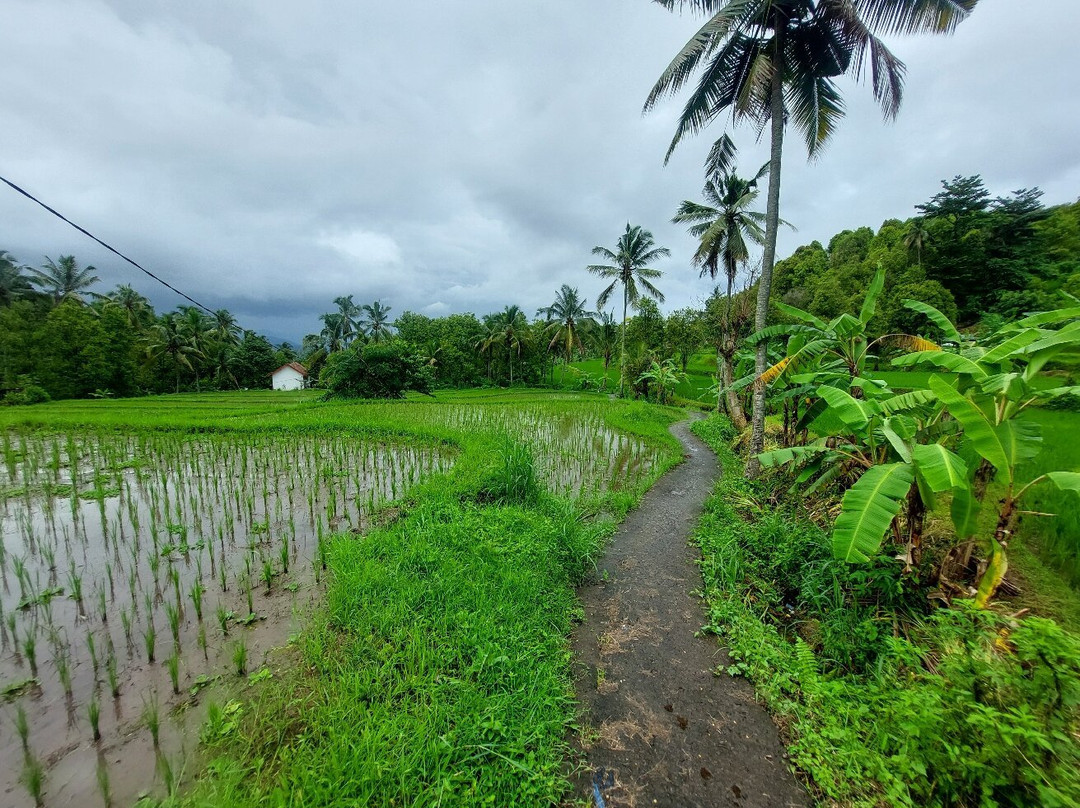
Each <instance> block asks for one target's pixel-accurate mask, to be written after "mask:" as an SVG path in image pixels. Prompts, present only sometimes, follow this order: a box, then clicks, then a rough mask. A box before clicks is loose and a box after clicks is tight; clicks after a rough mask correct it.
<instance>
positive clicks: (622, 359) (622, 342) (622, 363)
mask: <svg viewBox="0 0 1080 808" xmlns="http://www.w3.org/2000/svg"><path fill="white" fill-rule="evenodd" d="M625 373H626V284H625V283H623V288H622V334H621V335H620V337H619V398H622V397H623V375H624V374H625Z"/></svg>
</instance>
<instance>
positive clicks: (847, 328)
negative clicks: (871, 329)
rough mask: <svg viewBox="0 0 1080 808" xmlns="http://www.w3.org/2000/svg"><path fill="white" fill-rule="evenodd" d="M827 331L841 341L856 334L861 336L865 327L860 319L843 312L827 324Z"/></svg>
mask: <svg viewBox="0 0 1080 808" xmlns="http://www.w3.org/2000/svg"><path fill="white" fill-rule="evenodd" d="M829 330H830V331H832V332H834V333H835V334H836V335H837V336H838V337H840V338H841V339H845V338H847V337H852V336H855V335H856V334H862V333H863V332H865V331H866V327H865V326H864V325H863V323H862V321H861V320H860V319H858V318H857V317H852V316H851V315H850V314H848V313H847V312H845V313H843V314H841V315H840V316H839V317H837V318H836V319H835V320H833V321H832V322H831V323H829Z"/></svg>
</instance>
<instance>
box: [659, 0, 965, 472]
mask: <svg viewBox="0 0 1080 808" xmlns="http://www.w3.org/2000/svg"><path fill="white" fill-rule="evenodd" d="M656 2H658V3H660V4H661V5H663V6H664V7H665V8H667V9H669V10H672V9H675V8H682V7H683V6H685V5H689V6H690V7H691V8H692V9H694V10H697V11H700V12H703V13H705V14H708V15H709V19H708V20H707V21H706V23H705V24H704V25H703V26H702V27H701V28H700V29H699V30H698V32H697V33H696V34H695V35H694V36H693V37H692V38H691V39H690V41H689V42H687V43H686V45H685V46H684V47H683V48H682V50H681V51H679V53H678V54H677V55H676V57H675V58H674V59H673V60H672V62H671V64H670V65H668V67H667V69H666V70H664V72H663V73H662V74H661V76H660V78H659V79H658V80H657V82H656V84H655V85H654V86H653V89H652V91H651V92H650V93H649V97H648V98H647V99H646V101H645V111H648V110H650V109H652V108H653V107H654V106H655V105H656V103H657V102H658V101H659V100H660V99H661V98H663V97H665V96H666V95H668V94H671V93H675V92H678V91H679V90H680V89H681V88H682V87H683V86H684V85H685V84H686V83H687V81H689V80H690V78H691V77H692V76H694V75H695V74H696V73H698V72H699V70H700V74H701V78H700V79H699V80H698V84H697V86H696V87H695V88H694V90H693V92H692V93H691V94H690V97H689V99H688V100H687V102H686V105H685V106H684V107H683V111H682V114H681V115H680V117H679V122H678V124H677V125H676V129H675V136H674V137H673V138H672V141H671V145H670V146H669V147H668V152H667V158H670V157H671V154H672V152H673V151H674V150H675V147H676V146H677V145H678V144H679V141H680V140H682V138H683V137H684V136H685V135H687V134H693V133H696V132H699V131H701V130H702V129H704V128H705V127H706V126H707V125H708V124H709V123H711V122H712V121H713V120H715V119H716V118H718V117H720V116H721V115H723V114H725V113H731V115H732V120H733V122H736V123H738V122H740V121H745V122H748V123H750V124H751V125H753V126H755V127H757V129H758V131H759V132H763V131H764V130H765V127H766V126H768V127H769V134H770V139H771V142H770V156H769V192H768V202H767V206H766V214H765V245H764V256H763V258H762V266H761V277H760V279H759V284H758V300H757V309H756V312H755V331H761V330H762V329H763V328H764V327H765V325H766V314H767V311H768V305H769V290H770V286H771V284H772V271H773V264H774V262H775V258H776V232H777V229H778V227H779V224H780V162H781V160H780V158H781V154H782V152H783V144H784V124H785V122H788V121H789V122H790V123H791V124H793V125H794V127H795V128H796V129H797V130H798V131H799V132H800V133H801V134H802V135H803V138H804V139H805V142H806V147H807V150H808V152H809V154H810V155H811V156H812V157H813V156H815V155H817V154H818V153H819V151H820V150H821V148H822V147H823V146H824V145H825V143H826V141H828V139H829V136H830V135H831V134H832V133H833V131H834V130H835V129H836V126H837V124H838V123H839V120H840V118H841V117H843V114H844V103H843V99H842V98H841V95H840V89H839V87H838V86H837V84H836V79H837V78H838V77H840V76H842V75H844V74H846V73H851V74H853V76H854V77H855V78H856V79H859V78H860V77H861V76H862V75H863V74H864V73H865V72H867V71H869V73H870V75H871V79H872V81H871V83H872V86H873V92H874V98H875V99H876V100H877V101H878V103H879V104H880V105H881V108H882V110H883V112H884V114H885V117H886V118H893V117H895V115H896V114H897V112H898V111H899V109H900V102H901V99H902V97H903V88H904V70H905V68H904V64H903V62H901V61H900V60H899V59H897V58H896V57H895V56H894V55H893V54H892V52H891V51H890V50H889V49H888V48H887V47H886V46H885V43H884V42H882V41H881V39H879V38H878V37H879V35H886V34H914V33H920V32H932V33H949V32H951V31H952V30H953V29H954V28H955V27H956V25H957V24H958V23H959V22H960V21H961V20H963V19H964V18H965V17H967V15H968V14H969V13H970V12H971V11H972V9H974V8H975V5H976V4H977V3H978V0H656ZM665 161H666V160H665ZM766 352H767V346H766V344H765V342H764V341H762V342H761V343H759V344H758V346H757V357H756V365H755V367H756V371H757V375H758V376H760V375H761V374H762V373H764V372H765V368H766V361H767V353H766ZM764 439H765V386H764V385H763V384H760V383H757V384H755V387H754V412H753V432H752V437H751V443H750V452H751V454H752V455H757V454H758V453H760V452H761V450H762V447H763V444H764ZM758 468H759V467H758V464H757V461H756V459H752V460H751V462H750V464H748V466H747V472H748V474H751V475H754V474H756V473H757V471H758Z"/></svg>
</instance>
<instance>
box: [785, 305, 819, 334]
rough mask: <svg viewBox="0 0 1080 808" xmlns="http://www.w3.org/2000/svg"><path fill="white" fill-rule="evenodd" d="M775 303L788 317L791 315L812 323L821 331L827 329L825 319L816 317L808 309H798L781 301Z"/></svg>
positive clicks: (796, 318)
mask: <svg viewBox="0 0 1080 808" xmlns="http://www.w3.org/2000/svg"><path fill="white" fill-rule="evenodd" d="M773 305H774V306H776V308H777V309H779V310H780V311H782V312H783V313H784V314H786V315H787V316H788V317H791V318H793V319H795V320H801V321H802V322H804V323H809V324H810V325H812V326H814V328H817V329H819V330H821V331H825V330H826V327H825V321H824V320H822V319H821V318H819V317H815V316H814V315H813V314H811V313H810V312H808V311H803V310H802V309H797V308H795V307H794V306H789V305H788V304H787V303H781V302H779V301H777V302H775V303H773Z"/></svg>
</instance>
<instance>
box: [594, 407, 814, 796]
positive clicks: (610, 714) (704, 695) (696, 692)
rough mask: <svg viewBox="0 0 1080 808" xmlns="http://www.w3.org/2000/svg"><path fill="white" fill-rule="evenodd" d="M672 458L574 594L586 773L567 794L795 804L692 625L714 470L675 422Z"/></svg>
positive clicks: (755, 726)
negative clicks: (696, 536) (678, 445)
mask: <svg viewBox="0 0 1080 808" xmlns="http://www.w3.org/2000/svg"><path fill="white" fill-rule="evenodd" d="M672 432H673V434H674V435H675V436H676V437H677V438H678V439H679V440H680V441H681V442H682V444H683V447H684V452H685V455H684V457H685V462H683V463H682V464H681V465H679V466H677V467H676V468H675V469H674V470H672V471H671V472H669V473H668V474H666V475H665V476H664V477H662V478H661V479H660V480H659V481H658V482H657V483H656V485H654V486H653V488H652V489H651V490H650V491H649V492H648V493H647V494H646V495H645V497H644V499H643V500H642V502H641V505H640V507H639V508H638V509H637V510H636V511H634V512H632V513H631V514H630V516H629V517H628V518H627V519H626V521H625V522H624V523H623V525H622V526H621V528H620V529H619V531H618V533H617V534H616V535H615V537H614V539H613V540H612V543H611V545H610V546H609V548H608V551H607V554H606V556H605V557H604V559H603V560H602V561H601V563H600V564H599V569H598V579H599V580H598V582H597V583H595V584H592V585H588V586H585V587H583V588H582V589H581V591H580V596H581V599H582V601H583V604H584V608H585V620H584V622H583V623H582V624H581V625H580V626H579V627H578V628H577V630H576V631H575V633H574V638H573V648H574V652H575V659H576V664H575V686H576V690H577V694H578V699H579V701H580V703H581V705H582V708H583V716H582V730H581V732H580V734H579V736H578V739H577V743H578V745H579V747H580V748H581V749H582V751H583V753H584V755H585V758H586V760H587V762H588V765H587V767H586V768H584V769H583V770H581V771H579V772H578V773H577V774H576V776H575V794H574V796H575V797H576V798H584V799H586V800H588V802H589V803H590V804H594V805H596V806H598V808H601V807H604V808H633V807H634V806H653V805H656V806H671V807H672V808H676V807H677V808H685V807H686V806H738V807H739V808H755V807H757V806H761V807H762V808H764V807H765V806H769V808H775V807H777V806H779V807H781V808H782V807H784V806H807V805H809V802H810V801H809V799H808V796H807V794H806V792H805V790H804V789H803V788H802V786H801V785H800V784H799V782H798V781H797V780H796V778H795V776H794V775H793V774H792V772H791V771H790V769H789V767H788V765H787V757H786V754H785V751H784V747H783V745H782V744H781V742H780V736H779V732H778V730H777V728H776V725H775V724H773V722H772V720H771V718H770V717H769V715H768V713H766V712H765V710H764V708H762V707H761V706H760V705H759V704H758V703H757V702H756V701H755V698H754V691H753V687H752V685H751V684H750V683H749V682H747V681H746V680H744V679H739V678H734V677H731V676H728V675H727V674H726V673H720V674H718V673H717V669H718V668H719V667H721V666H725V665H726V664H727V663H728V657H727V654H726V653H725V651H724V650H723V649H722V648H721V647H720V646H719V645H718V644H717V642H716V639H715V637H709V636H698V631H699V629H700V628H701V626H702V624H703V623H704V621H705V615H704V612H703V607H702V603H701V600H700V598H699V597H698V596H697V595H696V594H695V590H697V589H698V588H699V587H700V584H701V575H700V572H699V571H698V568H697V565H696V562H697V561H698V558H699V554H698V551H697V549H696V548H695V547H693V546H691V545H690V544H689V539H690V536H691V533H692V532H693V530H694V528H695V527H696V525H697V523H698V520H699V518H700V516H701V512H702V506H703V504H704V502H705V499H706V498H707V497H708V495H709V493H710V491H711V490H712V487H713V484H714V483H715V481H716V479H717V477H718V476H719V473H720V471H719V468H718V465H717V462H716V457H715V455H713V453H712V452H711V451H710V450H709V448H708V447H707V446H705V444H703V443H702V442H701V441H700V440H698V438H697V437H696V436H694V435H693V434H692V433H691V432H690V430H689V424H688V423H687V422H683V423H680V424H676V425H675V426H673V427H672Z"/></svg>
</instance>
